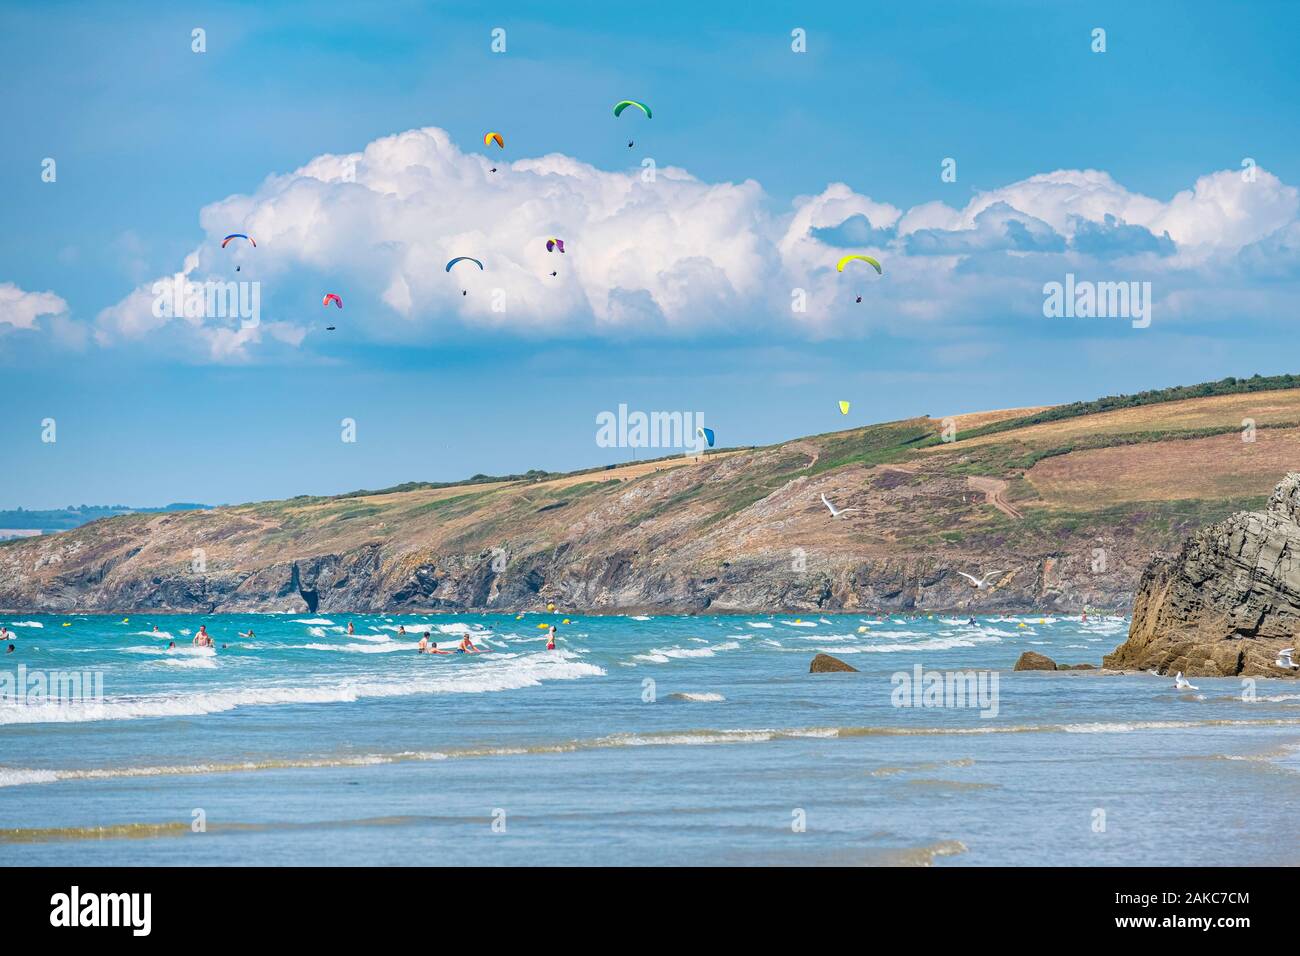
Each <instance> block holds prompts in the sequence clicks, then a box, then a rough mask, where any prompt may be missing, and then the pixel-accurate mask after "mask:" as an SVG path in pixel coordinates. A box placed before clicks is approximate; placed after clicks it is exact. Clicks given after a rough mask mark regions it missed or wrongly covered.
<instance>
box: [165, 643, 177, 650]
mask: <svg viewBox="0 0 1300 956" xmlns="http://www.w3.org/2000/svg"><path fill="white" fill-rule="evenodd" d="M167 650H169V651H174V650H176V642H175V641H168V642H167Z"/></svg>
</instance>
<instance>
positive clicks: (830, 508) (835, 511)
mask: <svg viewBox="0 0 1300 956" xmlns="http://www.w3.org/2000/svg"><path fill="white" fill-rule="evenodd" d="M822 504H824V505H825V506H826V510H828V511H829V512H830V513H831V517H832V518H838V517H839V516H840V515H846V514H848V513H849V512H850V511H853V510H855V509H853V508H836V507H835V506H834V505H833V504H831V503H830V502H829V501H827V500H826V495H824V494H823V495H822Z"/></svg>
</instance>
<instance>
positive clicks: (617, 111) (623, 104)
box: [614, 100, 654, 119]
mask: <svg viewBox="0 0 1300 956" xmlns="http://www.w3.org/2000/svg"><path fill="white" fill-rule="evenodd" d="M629 106H635V107H636V108H637V109H639V110H640V111H641V112H642V113H644V114H645V118H646V119H653V118H654V116H653V114H652V113H651V112H650V107H648V106H646V104H644V103H638V102H637V101H636V100H621V101H619V102H618V103H615V104H614V115H615V116H622V115H623V111H624V110H625V109H627V108H628V107H629Z"/></svg>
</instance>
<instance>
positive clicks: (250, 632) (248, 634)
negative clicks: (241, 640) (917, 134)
mask: <svg viewBox="0 0 1300 956" xmlns="http://www.w3.org/2000/svg"><path fill="white" fill-rule="evenodd" d="M239 636H240V637H249V638H251V637H252V636H253V629H252V628H251V627H250V628H249V629H248V633H247V634H245V633H244V632H243V631H240V632H239Z"/></svg>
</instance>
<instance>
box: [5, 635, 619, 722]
mask: <svg viewBox="0 0 1300 956" xmlns="http://www.w3.org/2000/svg"><path fill="white" fill-rule="evenodd" d="M447 660H448V661H456V662H457V665H458V666H451V667H436V668H435V667H430V668H428V669H427V671H425V672H424V673H422V674H421V675H420V676H419V677H405V678H401V679H390V680H382V679H380V680H370V681H354V680H350V681H344V682H341V683H340V682H337V681H333V682H329V683H319V684H313V685H307V686H300V687H289V686H285V685H283V684H264V685H258V686H245V687H238V688H234V687H232V688H225V689H222V690H211V691H202V692H194V693H168V694H147V695H138V696H114V697H107V698H105V699H104V701H103V703H102V704H87V705H84V706H68V705H65V704H61V703H54V704H50V703H46V704H33V705H25V704H16V705H3V706H0V725H5V724H41V723H79V722H82V721H91V720H137V719H142V718H149V717H189V716H198V715H201V714H218V713H222V712H225V711H229V710H234V709H236V708H239V707H272V706H277V705H283V704H330V703H343V702H351V701H356V700H360V699H363V698H374V697H403V696H410V695H414V694H489V693H498V692H501V691H509V690H519V689H522V688H525V687H536V686H538V685H539V684H541V683H543V682H544V681H552V680H577V679H580V678H584V677H596V676H600V675H602V674H604V673H605V671H604V670H603V669H602V668H600V667H598V666H596V665H594V664H589V663H586V662H585V661H581V660H578V659H577V658H576V657H575V656H574V655H572V654H569V653H568V652H567V651H564V650H557V651H543V652H540V653H535V654H525V655H521V656H519V657H498V656H497V655H491V656H488V657H484V658H466V657H461V656H457V657H455V658H447ZM468 660H474V662H475V663H473V664H468ZM467 664H468V666H466V665H467Z"/></svg>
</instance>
